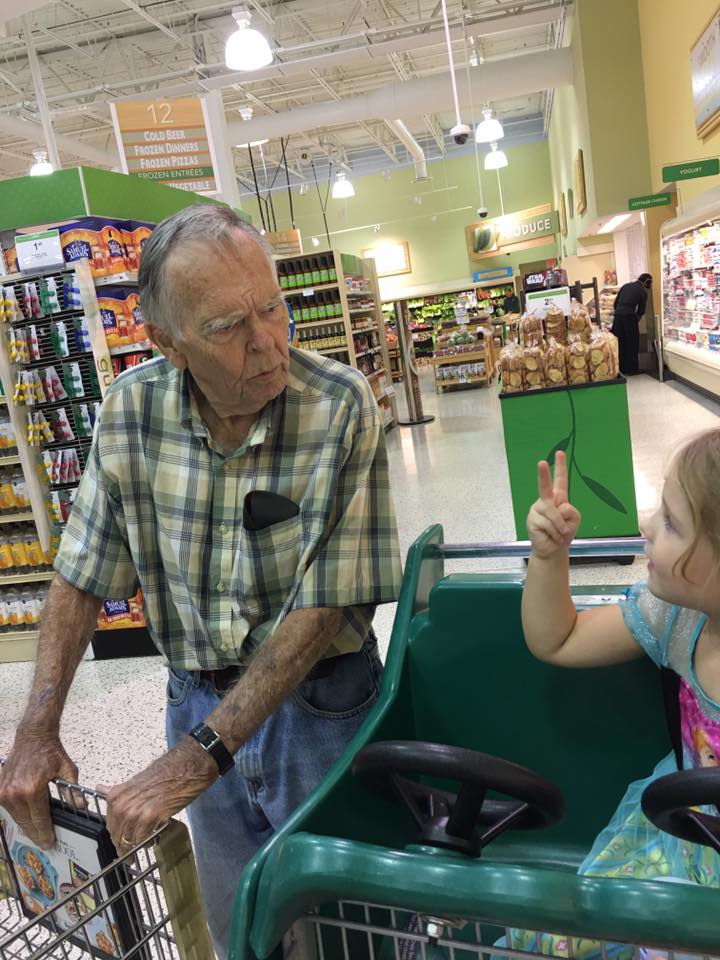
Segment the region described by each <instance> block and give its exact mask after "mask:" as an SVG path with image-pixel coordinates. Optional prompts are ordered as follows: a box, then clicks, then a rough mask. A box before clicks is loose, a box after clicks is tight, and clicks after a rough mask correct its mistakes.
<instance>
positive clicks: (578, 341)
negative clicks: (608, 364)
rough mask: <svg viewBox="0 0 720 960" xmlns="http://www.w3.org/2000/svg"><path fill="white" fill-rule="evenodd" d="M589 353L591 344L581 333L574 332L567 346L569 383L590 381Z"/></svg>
mask: <svg viewBox="0 0 720 960" xmlns="http://www.w3.org/2000/svg"><path fill="white" fill-rule="evenodd" d="M589 354H590V344H588V343H585V341H584V340H583V338H582V337H581V336H580V335H579V334H573V335H572V336H571V337H570V344H569V346H568V348H567V372H568V383H589V382H590V368H589V366H588V358H589Z"/></svg>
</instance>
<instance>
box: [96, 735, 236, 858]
mask: <svg viewBox="0 0 720 960" xmlns="http://www.w3.org/2000/svg"><path fill="white" fill-rule="evenodd" d="M217 777H218V768H217V764H216V763H215V761H214V760H213V759H212V757H209V756H208V755H207V754H206V753H205V752H204V750H203V749H202V747H200V746H199V744H196V743H195V741H194V740H190V739H189V738H188V739H187V740H184V741H182V742H181V743H179V744H178V745H177V746H176V747H174V748H173V749H172V750H170V751H169V752H168V753H165V754H163V756H161V757H159V758H158V759H157V760H154V761H153V762H152V763H151V764H150V766H149V767H146V768H145V769H144V770H142V771H141V772H140V773H138V774H137V775H136V776H134V777H131V778H130V780H126V781H125V783H120V784H118V785H117V786H114V787H103V786H99V787H98V790H99V791H100V792H102V793H105V794H106V795H107V805H108V806H107V827H108V830H109V831H110V836H111V837H112V840H113V843H114V844H115V848H116V850H117V851H118V853H120V854H124V853H127V851H128V850H130V849H132V848H133V847H136V846H139V845H140V844H141V843H143V842H144V841H145V840H147V838H148V837H151V836H152V835H153V834H154V833H156V832H157V831H158V830H159V829H160V828H161V827H162V826H163V825H164V824H165V823H166V822H167V821H168V820H169V819H170V818H171V817H173V816H175V814H176V813H179V812H180V811H181V810H184V809H185V807H186V806H187V805H188V804H189V803H192V801H193V800H194V799H195V798H196V797H198V796H199V795H200V794H201V793H202V792H203V790H207V788H208V787H210V786H212V784H213V783H214V782H215V780H216V779H217Z"/></svg>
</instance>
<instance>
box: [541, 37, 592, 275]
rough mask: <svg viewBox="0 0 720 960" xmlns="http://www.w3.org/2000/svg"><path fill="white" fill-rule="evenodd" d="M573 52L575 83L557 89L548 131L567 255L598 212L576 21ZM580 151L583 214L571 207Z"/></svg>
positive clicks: (575, 201) (554, 188) (556, 195)
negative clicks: (562, 203) (563, 207)
mask: <svg viewBox="0 0 720 960" xmlns="http://www.w3.org/2000/svg"><path fill="white" fill-rule="evenodd" d="M572 52H573V66H574V71H575V83H574V84H573V85H571V86H562V87H558V88H557V89H556V90H555V98H554V100H553V111H552V117H551V120H550V131H549V144H550V163H551V170H552V182H553V198H554V203H555V205H556V206H557V207H558V208H559V207H560V195H561V193H564V194H565V203H566V207H567V223H568V234H567V237H563V238H561V241H560V243H561V251H562V253H563V255H564V256H573V255H574V254H575V252H576V250H577V238H578V237H579V236H582V235H583V233H584V232H585V231H586V230H587V229H588V228H589V225H590V224H591V223H592V221H593V220H594V219H595V217H596V215H597V200H596V196H595V180H594V177H593V175H592V171H593V153H592V144H591V141H590V125H589V123H588V112H587V100H586V95H585V70H584V66H583V61H582V52H581V45H580V41H579V39H578V35H577V30H576V28H575V24H573V37H572ZM578 150H582V151H583V158H584V161H585V173H586V178H585V179H586V195H587V210H586V211H585V213H584V214H582V215H580V214H578V213H576V212H575V210H573V209H572V207H573V206H574V205H575V204H576V203H577V197H576V196H575V186H574V185H575V158H576V157H577V152H578Z"/></svg>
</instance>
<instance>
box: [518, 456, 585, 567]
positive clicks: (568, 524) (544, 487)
mask: <svg viewBox="0 0 720 960" xmlns="http://www.w3.org/2000/svg"><path fill="white" fill-rule="evenodd" d="M538 493H539V497H538V499H537V500H536V501H535V503H534V504H533V505H532V507H531V508H530V513H529V514H528V518H527V528H528V535H529V537H530V543H531V544H532V551H533V554H534V555H535V556H536V557H540V558H542V559H548V558H549V557H552V556H554V555H555V554H557V553H558V552H559V551H562V550H567V548H568V546H569V544H570V542H571V541H572V540H573V538H574V537H575V534H576V533H577V529H578V526H579V525H580V514H579V513H578V511H577V510H576V509H575V507H573V506H572V504H571V503H569V502H568V473H567V458H566V456H565V454H564V453H563V452H562V451H559V452H558V453H556V454H555V477H554V478H553V477H552V476H551V473H550V464H549V463H548V462H547V460H541V461H540V463H539V464H538Z"/></svg>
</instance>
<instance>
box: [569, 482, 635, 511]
mask: <svg viewBox="0 0 720 960" xmlns="http://www.w3.org/2000/svg"><path fill="white" fill-rule="evenodd" d="M580 476H581V477H582V479H583V481H584V483H585V485H586V486H587V487H589V488H590V490H592V492H593V493H594V494H595V496H596V497H598V498H599V499H600V500H602V501H603V503H606V504H607V505H608V506H609V507H612V508H613V510H617V512H618V513H625V514H627V508H626V507H625V506H623V504H622V503H621V502H620V501H619V500H618V498H617V497H616V496H615V494H614V493H613V492H612V491H611V490H608V488H607V487H604V486H603V485H602V484H601V483H600V482H599V481H598V480H594V479H593V478H592V477H585V476H583V475H582V474H580Z"/></svg>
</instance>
